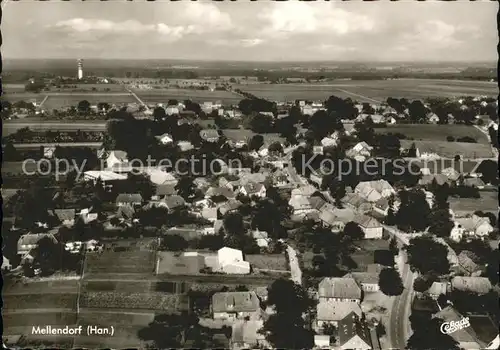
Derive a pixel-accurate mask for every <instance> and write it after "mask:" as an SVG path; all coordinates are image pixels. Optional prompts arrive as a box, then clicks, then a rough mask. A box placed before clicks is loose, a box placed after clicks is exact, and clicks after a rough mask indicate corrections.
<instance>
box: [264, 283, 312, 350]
mask: <svg viewBox="0 0 500 350" xmlns="http://www.w3.org/2000/svg"><path fill="white" fill-rule="evenodd" d="M267 304H268V305H269V306H273V307H274V310H275V311H276V312H275V313H274V314H272V315H270V316H269V318H268V319H267V320H266V321H265V322H264V327H263V328H262V330H261V331H260V332H261V333H262V334H264V335H265V337H266V340H267V341H268V342H269V343H270V344H271V345H272V346H273V348H277V349H312V347H313V344H314V341H313V332H312V331H311V330H308V329H306V321H305V319H304V314H305V313H307V312H308V311H309V310H310V309H311V308H312V307H313V306H314V302H313V301H312V300H311V299H310V297H309V295H308V293H307V291H306V290H305V289H304V288H302V287H301V286H300V285H298V284H296V283H294V282H293V281H291V280H284V279H279V280H276V281H275V282H273V284H272V285H271V286H270V287H269V288H268V299H267Z"/></svg>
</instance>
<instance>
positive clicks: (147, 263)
mask: <svg viewBox="0 0 500 350" xmlns="http://www.w3.org/2000/svg"><path fill="white" fill-rule="evenodd" d="M154 256H155V254H154V252H152V251H123V252H109V251H106V252H103V253H99V254H93V253H91V254H88V255H87V258H86V263H85V275H88V274H92V273H131V274H132V273H137V274H145V273H153V270H154V267H155V261H154Z"/></svg>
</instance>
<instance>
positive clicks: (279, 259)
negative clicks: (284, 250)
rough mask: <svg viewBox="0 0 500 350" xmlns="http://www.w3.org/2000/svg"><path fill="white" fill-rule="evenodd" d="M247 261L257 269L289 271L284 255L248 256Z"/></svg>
mask: <svg viewBox="0 0 500 350" xmlns="http://www.w3.org/2000/svg"><path fill="white" fill-rule="evenodd" d="M245 260H246V261H248V262H249V263H250V265H251V266H252V267H253V268H255V269H263V270H281V271H288V270H289V269H288V263H287V262H286V258H285V255H284V254H247V255H245Z"/></svg>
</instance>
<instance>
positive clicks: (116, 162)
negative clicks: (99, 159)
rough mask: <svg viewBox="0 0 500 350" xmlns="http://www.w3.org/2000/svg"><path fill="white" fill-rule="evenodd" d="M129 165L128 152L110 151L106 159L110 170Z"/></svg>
mask: <svg viewBox="0 0 500 350" xmlns="http://www.w3.org/2000/svg"><path fill="white" fill-rule="evenodd" d="M125 164H128V159H127V152H125V151H118V150H115V151H110V152H109V154H108V156H107V158H106V166H107V167H108V168H115V167H119V166H122V165H125Z"/></svg>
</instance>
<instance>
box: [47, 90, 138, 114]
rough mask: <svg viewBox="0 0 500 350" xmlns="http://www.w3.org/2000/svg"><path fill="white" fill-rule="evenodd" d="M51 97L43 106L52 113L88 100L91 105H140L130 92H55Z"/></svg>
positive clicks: (49, 94) (50, 94)
mask: <svg viewBox="0 0 500 350" xmlns="http://www.w3.org/2000/svg"><path fill="white" fill-rule="evenodd" d="M47 95H48V96H49V97H48V98H47V100H46V101H45V102H44V104H43V105H42V108H43V109H45V110H49V111H52V110H53V109H59V108H67V107H71V106H75V107H76V105H78V103H79V102H80V101H83V100H87V101H89V102H90V104H98V103H99V102H107V103H109V104H118V105H119V104H124V103H134V102H135V103H138V101H137V100H136V99H135V98H134V96H132V95H131V94H129V93H128V92H119V93H117V92H115V93H112V92H89V93H71V92H61V93H59V92H54V93H48V94H47Z"/></svg>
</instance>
